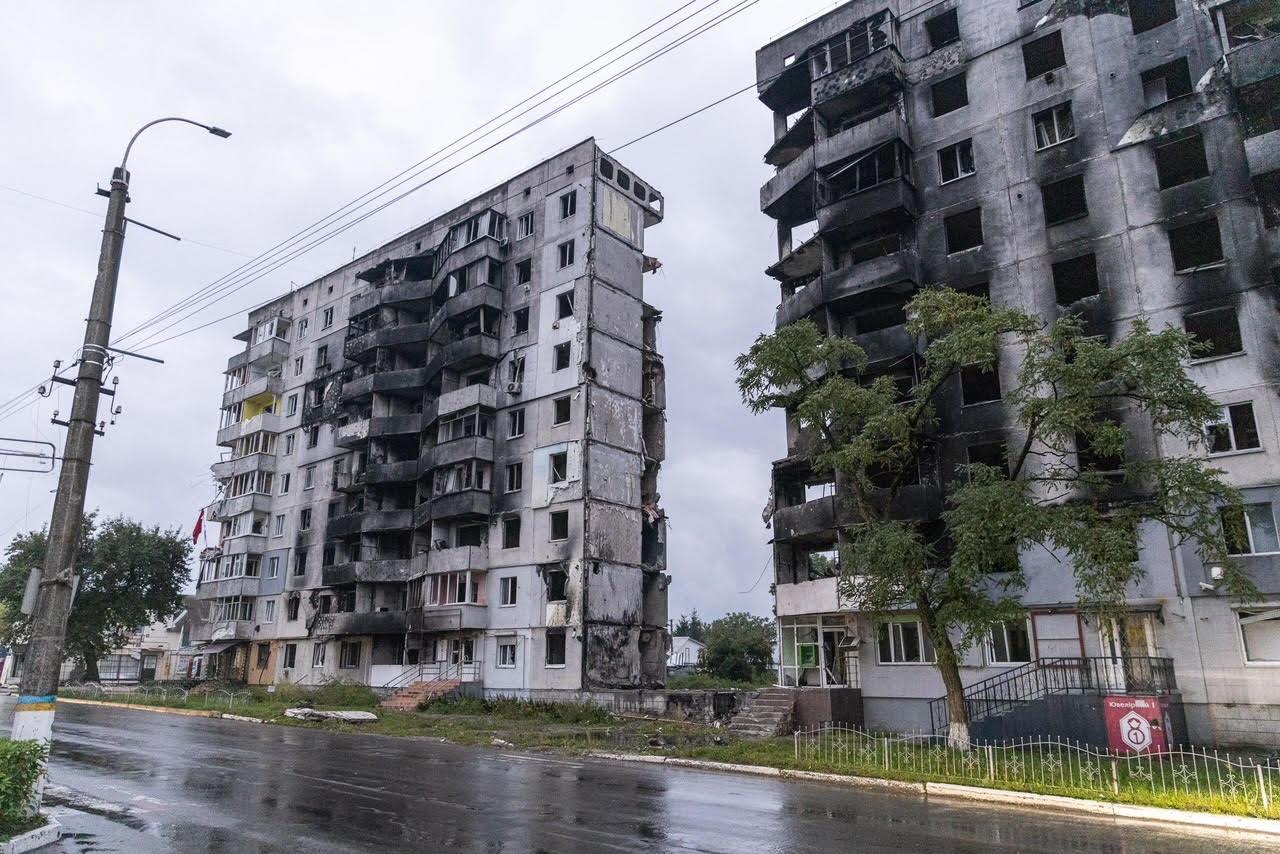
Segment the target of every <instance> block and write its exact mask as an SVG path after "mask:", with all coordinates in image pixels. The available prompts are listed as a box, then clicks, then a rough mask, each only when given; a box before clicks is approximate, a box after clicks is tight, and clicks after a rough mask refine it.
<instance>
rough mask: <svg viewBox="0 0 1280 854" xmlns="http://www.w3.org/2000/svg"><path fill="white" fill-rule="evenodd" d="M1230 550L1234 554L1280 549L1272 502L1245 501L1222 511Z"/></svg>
mask: <svg viewBox="0 0 1280 854" xmlns="http://www.w3.org/2000/svg"><path fill="white" fill-rule="evenodd" d="M1218 515H1219V519H1220V521H1221V523H1222V534H1223V537H1224V538H1225V539H1226V541H1227V553H1228V554H1233V555H1256V554H1273V553H1275V552H1280V537H1278V536H1277V533H1276V515H1275V511H1274V509H1272V507H1271V505H1270V504H1245V505H1243V506H1239V505H1237V506H1235V507H1223V508H1222V510H1220V511H1219V514H1218Z"/></svg>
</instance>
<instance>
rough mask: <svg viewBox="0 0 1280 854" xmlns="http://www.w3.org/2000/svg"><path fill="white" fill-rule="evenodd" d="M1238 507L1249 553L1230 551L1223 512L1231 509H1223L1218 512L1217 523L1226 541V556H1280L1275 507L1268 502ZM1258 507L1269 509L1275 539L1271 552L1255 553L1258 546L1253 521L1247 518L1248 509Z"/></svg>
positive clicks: (1278, 529)
mask: <svg viewBox="0 0 1280 854" xmlns="http://www.w3.org/2000/svg"><path fill="white" fill-rule="evenodd" d="M1239 507H1240V519H1241V520H1242V521H1243V523H1244V534H1245V537H1246V539H1247V540H1248V543H1249V551H1247V552H1236V551H1232V550H1231V541H1230V538H1229V537H1226V526H1227V519H1226V517H1225V516H1224V515H1223V511H1226V510H1229V509H1231V508H1228V507H1223V508H1222V509H1221V510H1219V511H1218V516H1219V523H1220V524H1221V525H1222V526H1223V535H1224V537H1226V539H1227V554H1229V555H1232V556H1233V557H1256V556H1258V555H1276V554H1280V522H1277V519H1276V508H1275V505H1274V504H1272V503H1271V502H1270V501H1252V502H1250V503H1248V504H1241V505H1239ZM1258 507H1267V508H1270V510H1271V530H1272V531H1273V532H1276V539H1277V545H1276V548H1275V549H1272V550H1271V551H1257V548H1258V545H1257V542H1256V538H1255V536H1254V532H1253V521H1252V520H1251V519H1250V518H1249V509H1250V508H1258Z"/></svg>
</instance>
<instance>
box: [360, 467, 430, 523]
mask: <svg viewBox="0 0 1280 854" xmlns="http://www.w3.org/2000/svg"><path fill="white" fill-rule="evenodd" d="M413 465H414V466H415V468H416V466H417V462H416V461H415V462H414V463H413ZM362 515H363V516H364V524H362V525H361V530H363V531H411V530H413V509H412V508H402V509H398V510H366V511H364V513H363V514H362Z"/></svg>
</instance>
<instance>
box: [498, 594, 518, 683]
mask: <svg viewBox="0 0 1280 854" xmlns="http://www.w3.org/2000/svg"><path fill="white" fill-rule="evenodd" d="M511 580H512V581H515V579H514V578H513V579H511ZM498 666H499V667H515V666H516V636H515V635H500V636H499V637H498Z"/></svg>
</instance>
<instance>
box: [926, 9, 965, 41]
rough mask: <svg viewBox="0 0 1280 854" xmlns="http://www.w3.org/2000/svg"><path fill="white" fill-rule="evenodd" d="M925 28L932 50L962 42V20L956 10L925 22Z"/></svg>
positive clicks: (935, 16)
mask: <svg viewBox="0 0 1280 854" xmlns="http://www.w3.org/2000/svg"><path fill="white" fill-rule="evenodd" d="M924 28H925V31H926V32H927V33H928V34H929V49H930V50H937V49H938V48H940V47H945V46H946V45H949V44H953V43H955V42H958V41H960V19H959V16H958V15H957V13H956V10H955V9H951V10H949V11H947V12H943V13H942V14H941V15H934V16H933V17H932V18H930V19H929V20H927V21H925V22H924Z"/></svg>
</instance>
